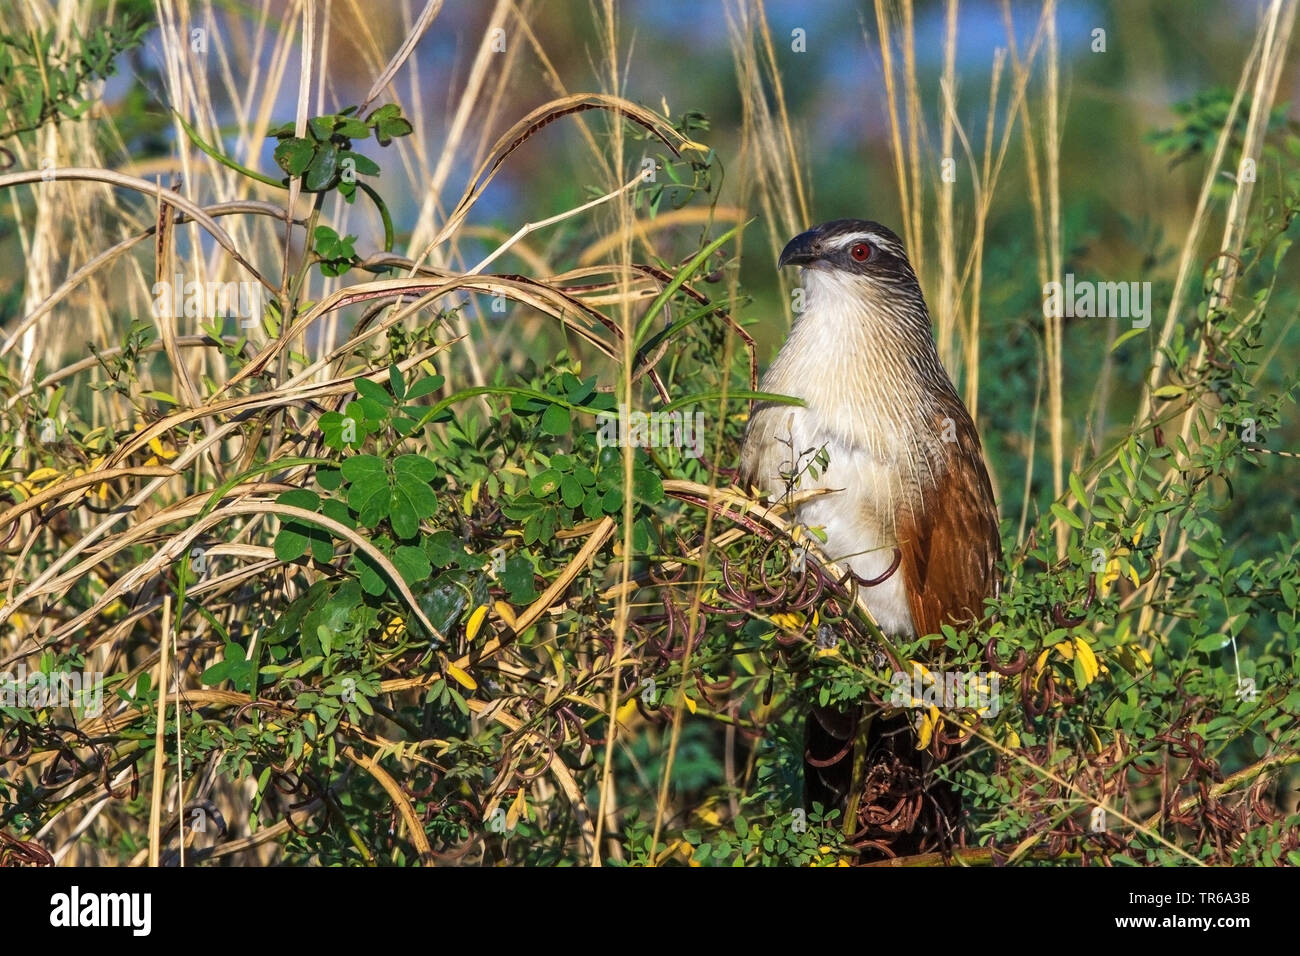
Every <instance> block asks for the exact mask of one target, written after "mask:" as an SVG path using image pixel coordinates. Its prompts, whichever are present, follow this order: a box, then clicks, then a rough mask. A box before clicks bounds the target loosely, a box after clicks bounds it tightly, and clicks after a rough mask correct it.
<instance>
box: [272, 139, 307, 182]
mask: <svg viewBox="0 0 1300 956" xmlns="http://www.w3.org/2000/svg"><path fill="white" fill-rule="evenodd" d="M315 155H316V147H315V146H314V145H313V144H312V143H311V141H309V140H305V139H298V138H297V137H295V138H293V139H286V140H284V141H283V142H281V143H280V145H279V146H277V147H276V148H275V162H276V165H277V166H279V167H280V168H281V169H283V170H284V171H285V172H286V173H288V174H289V175H290V176H301V175H302V174H303V173H304V172H306V170H307V167H308V166H310V165H311V161H312V158H313V157H314V156H315Z"/></svg>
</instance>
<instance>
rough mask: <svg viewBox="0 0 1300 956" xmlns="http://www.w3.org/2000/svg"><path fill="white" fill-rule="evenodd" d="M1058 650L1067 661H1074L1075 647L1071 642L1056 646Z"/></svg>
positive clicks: (1063, 642)
mask: <svg viewBox="0 0 1300 956" xmlns="http://www.w3.org/2000/svg"><path fill="white" fill-rule="evenodd" d="M1056 650H1057V651H1058V652H1059V653H1060V655H1061V656H1062V657H1064V658H1065V659H1066V660H1067V661H1072V660H1074V645H1072V644H1071V643H1070V642H1069V641H1061V643H1059V644H1057V645H1056Z"/></svg>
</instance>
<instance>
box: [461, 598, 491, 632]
mask: <svg viewBox="0 0 1300 956" xmlns="http://www.w3.org/2000/svg"><path fill="white" fill-rule="evenodd" d="M487 611H488V609H487V605H486V604H480V605H479V606H478V607H476V608H475V609H474V613H473V614H471V615H470V616H469V623H468V624H466V625H465V640H467V641H473V640H474V638H476V637H478V632H479V629H480V628H482V627H483V621H484V619H486V618H487Z"/></svg>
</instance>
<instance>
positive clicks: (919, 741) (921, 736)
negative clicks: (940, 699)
mask: <svg viewBox="0 0 1300 956" xmlns="http://www.w3.org/2000/svg"><path fill="white" fill-rule="evenodd" d="M920 717H921V726H920V727H919V728H917V733H916V749H917V750H924V749H925V748H926V747H928V746H930V738H931V737H933V736H934V729H935V727H937V726H938V724H939V708H938V707H931V708H930V709H929V710H928V711H922V712H921V715H920Z"/></svg>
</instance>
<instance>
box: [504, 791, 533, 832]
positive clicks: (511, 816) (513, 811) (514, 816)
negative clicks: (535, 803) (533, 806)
mask: <svg viewBox="0 0 1300 956" xmlns="http://www.w3.org/2000/svg"><path fill="white" fill-rule="evenodd" d="M521 816H522V817H523V818H524V819H525V820H527V819H528V801H526V800H525V799H524V788H523V787H520V788H519V792H518V793H517V794H515V798H514V799H513V800H511V801H510V809H509V810H507V811H506V830H513V829H514V828H515V824H516V823H518V822H519V818H520V817H521Z"/></svg>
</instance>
